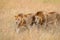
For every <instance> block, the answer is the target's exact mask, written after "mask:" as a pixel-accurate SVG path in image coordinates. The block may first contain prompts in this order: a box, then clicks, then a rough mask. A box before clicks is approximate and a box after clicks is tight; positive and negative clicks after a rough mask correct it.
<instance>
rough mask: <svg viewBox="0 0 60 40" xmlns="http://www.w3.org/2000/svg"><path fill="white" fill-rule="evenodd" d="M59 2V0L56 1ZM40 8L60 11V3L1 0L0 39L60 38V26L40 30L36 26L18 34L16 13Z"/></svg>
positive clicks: (52, 39)
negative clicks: (16, 30)
mask: <svg viewBox="0 0 60 40" xmlns="http://www.w3.org/2000/svg"><path fill="white" fill-rule="evenodd" d="M56 4H57V2H56ZM39 10H42V11H44V12H45V13H48V12H49V11H56V12H58V13H59V12H60V4H57V5H55V3H50V2H46V3H43V1H41V2H40V1H39V0H38V1H34V0H32V1H29V0H27V1H25V0H24V1H23V0H0V40H60V26H58V25H56V27H53V26H51V27H48V28H47V29H45V28H44V26H43V27H41V28H40V30H39V31H38V30H37V28H36V27H35V26H34V27H33V28H32V29H30V30H29V31H28V30H26V31H24V32H21V33H19V34H17V33H16V32H15V28H16V26H17V25H16V24H15V20H14V15H16V14H18V13H20V12H22V13H30V12H31V13H35V12H37V11H39Z"/></svg>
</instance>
